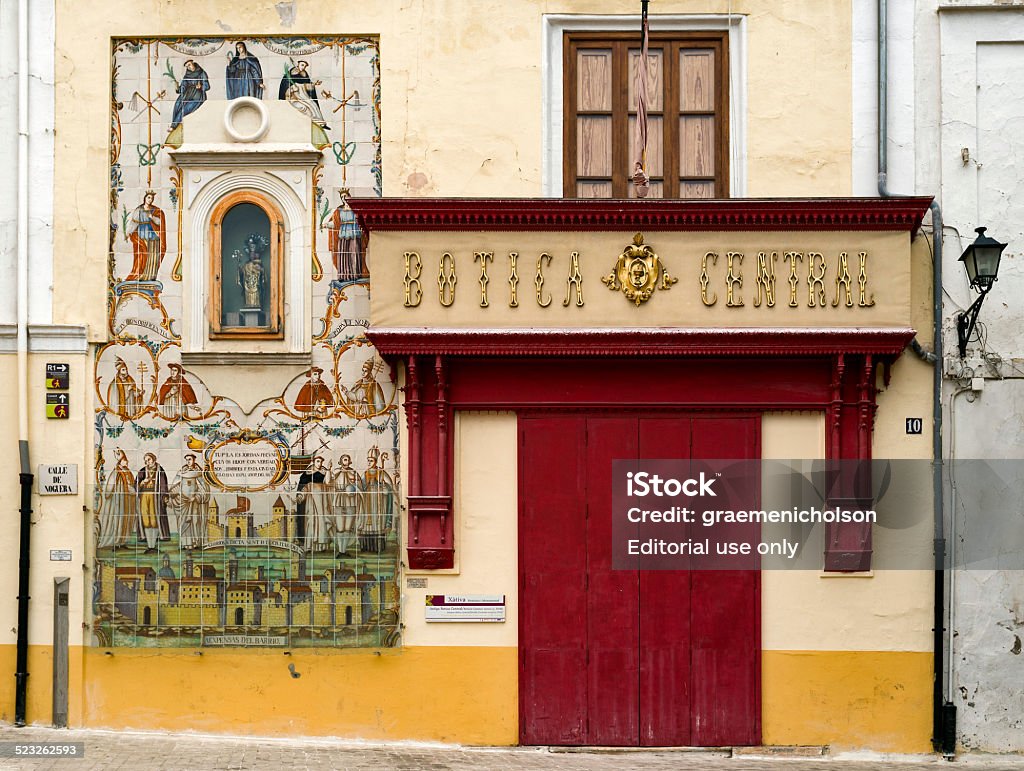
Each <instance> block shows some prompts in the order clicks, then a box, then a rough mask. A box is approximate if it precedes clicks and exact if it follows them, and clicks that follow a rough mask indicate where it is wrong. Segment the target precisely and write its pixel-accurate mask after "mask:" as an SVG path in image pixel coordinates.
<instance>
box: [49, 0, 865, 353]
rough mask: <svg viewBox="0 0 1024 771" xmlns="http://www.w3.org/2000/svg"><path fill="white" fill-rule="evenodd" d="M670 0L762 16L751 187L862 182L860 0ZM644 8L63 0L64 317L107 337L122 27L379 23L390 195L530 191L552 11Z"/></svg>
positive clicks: (823, 187) (754, 25)
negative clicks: (114, 111) (116, 64)
mask: <svg viewBox="0 0 1024 771" xmlns="http://www.w3.org/2000/svg"><path fill="white" fill-rule="evenodd" d="M98 9H99V6H97V10H98ZM655 10H656V12H657V13H659V14H685V13H694V14H706V13H716V14H725V13H728V12H730V11H731V12H732V13H734V14H744V15H747V16H748V22H749V23H748V25H747V40H746V44H747V52H748V62H749V64H748V69H747V72H745V73H742V72H734V73H731V77H732V78H734V79H736V78H743V77H745V78H746V79H747V93H748V103H747V108H746V115H745V118H746V122H747V127H748V132H747V136H748V155H747V158H746V163H747V179H748V184H747V194H748V195H750V196H785V195H799V196H836V195H848V194H849V193H850V184H851V182H850V180H851V161H850V159H851V151H850V145H851V143H850V137H851V126H852V113H851V106H850V105H851V100H850V89H851V79H850V77H849V67H850V61H851V49H852V44H851V29H850V25H851V21H850V19H851V12H850V3H849V0H731V1H730V0H659V3H658V4H657V8H656V9H655ZM470 11H471V12H470ZM636 12H637V4H636V3H635V2H633V0H589V2H585V3H584V2H580V0H518V1H517V2H514V3H509V2H499V1H498V0H490V1H488V2H483V1H482V0H481V1H475V2H471V3H467V2H466V0H457V1H456V0H381V2H377V3H362V4H330V3H328V4H324V3H320V2H314V0H296V2H294V3H290V4H272V3H263V4H260V5H258V6H256V5H250V6H247V7H246V8H245V10H244V11H242V10H240V8H239V6H238V5H237V3H234V2H231V1H230V0H209V1H208V2H203V3H194V2H189V1H188V0H176V1H175V2H159V3H158V2H134V1H131V2H130V1H129V0H111V2H108V3H104V4H103V6H102V13H100V12H88V11H87V10H86V9H84V8H83V6H82V4H81V3H77V2H72V0H58V2H57V31H56V34H57V42H56V48H57V51H56V80H57V93H56V137H57V139H56V171H55V175H54V184H55V187H54V189H55V191H56V194H55V199H56V204H55V207H54V208H55V211H56V222H55V232H54V275H55V276H56V282H55V283H56V286H55V288H54V303H53V306H54V321H56V322H57V323H61V322H65V321H71V322H74V323H87V324H88V326H89V333H90V336H91V339H93V340H102V339H104V338H105V330H104V311H105V301H106V295H105V292H106V255H107V239H108V235H109V229H108V226H107V220H108V216H109V215H108V185H109V176H110V175H109V168H108V164H109V158H108V141H109V140H108V137H109V133H110V88H109V84H110V60H111V57H110V38H111V37H112V36H124V37H138V36H143V35H154V36H155V35H225V34H227V35H230V34H232V33H233V32H234V33H238V34H242V33H246V34H271V35H273V34H279V35H284V34H288V35H294V34H301V33H303V32H314V31H316V32H332V33H346V34H377V35H380V41H381V89H382V100H383V101H382V120H383V124H382V135H383V147H382V155H383V174H384V193H385V195H388V196H443V195H454V196H513V197H522V196H536V195H539V194H540V190H541V176H542V168H541V158H542V152H543V148H542V140H541V130H542V128H541V114H540V113H541V102H542V98H543V96H542V94H543V89H542V79H541V70H542V59H543V55H542V51H543V40H542V24H541V18H542V15H543V14H559V13H589V14H596V15H608V14H635V13H636ZM496 31H500V34H499V33H498V32H496ZM794 41H799V43H798V44H797V43H794ZM470 74H472V77H470Z"/></svg>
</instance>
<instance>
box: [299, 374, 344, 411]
mask: <svg viewBox="0 0 1024 771" xmlns="http://www.w3.org/2000/svg"><path fill="white" fill-rule="evenodd" d="M323 372H324V371H323V370H322V369H321V368H320V367H310V369H309V371H308V372H307V373H306V377H307V378H309V380H308V381H307V382H306V383H303V385H302V388H300V389H299V395H298V396H296V397H295V411H296V412H300V413H303V414H305V415H307V416H308V417H311V418H323V417H326V416H327V415H328V413H330V412H331V411H332V408H333V407H334V396H333V395H332V394H331V389H330V388H328V387H327V384H326V383H325V382H324V381H323V380H321V379H320V376H321V375H322V374H323Z"/></svg>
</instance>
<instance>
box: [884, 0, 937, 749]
mask: <svg viewBox="0 0 1024 771" xmlns="http://www.w3.org/2000/svg"><path fill="white" fill-rule="evenodd" d="M887 17H888V13H887V2H886V0H878V195H879V196H881V197H882V198H890V197H893V194H892V193H890V192H889V189H888V172H889V165H888V155H887V152H888V147H887V146H886V145H887V142H888V115H887V110H888V101H889V100H888V79H889V61H888V43H887V39H886V33H887V25H888V21H887ZM930 208H931V212H932V244H933V253H932V312H933V325H934V328H935V333H934V334H935V341H934V344H933V347H934V350H933V351H932V352H930V353H929V352H928V351H926V350H924V348H922V347H921V344H920V343H919V342H918V341H917V338H914V339H913V340H912V341H911V342H910V347H911V348H912V349H913V350H914V352H915V353H916V354H917V355H918V356H920V357H921V358H922V359H923V360H924V361H926V362H929V363H931V365H932V367H933V371H932V390H933V393H932V501H933V517H934V530H935V533H934V544H933V546H934V552H935V587H934V595H935V596H934V609H933V612H934V615H933V618H932V647H933V650H934V664H933V666H934V670H935V677H934V682H933V683H932V746H933V747H934V748H935V751H936V752H942V753H943V754H946V755H952V754H953V753H954V752H955V750H956V705H955V704H953V703H952V702H949V701H946V700H945V699H944V694H943V689H942V679H943V676H944V674H945V666H944V664H945V643H946V639H945V632H946V628H945V620H946V616H945V611H946V575H945V562H946V538H945V535H944V532H943V511H942V509H943V506H942V232H943V231H942V208H941V207H940V206H939V204H938V203H937V202H936V201H932V203H931V206H930ZM950 602H952V598H950Z"/></svg>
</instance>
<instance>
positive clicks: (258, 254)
mask: <svg viewBox="0 0 1024 771" xmlns="http://www.w3.org/2000/svg"><path fill="white" fill-rule="evenodd" d="M269 244H270V241H269V239H268V238H267V237H266V236H264V235H261V234H259V233H250V234H249V235H248V236H247V237H246V239H245V253H244V254H243V253H242V252H240V251H239V250H237V249H236V250H235V251H234V253H233V254H232V258H233V259H234V261H235V265H236V266H237V268H238V286H240V287H241V288H242V307H241V309H240V313H241V316H242V326H244V327H255V326H260V325H261V324H263V323H264V322H263V310H264V307H265V306H264V304H265V301H266V287H267V269H266V267H265V266H264V265H263V252H265V251H266V249H267V246H268V245H269ZM243 260H244V262H243Z"/></svg>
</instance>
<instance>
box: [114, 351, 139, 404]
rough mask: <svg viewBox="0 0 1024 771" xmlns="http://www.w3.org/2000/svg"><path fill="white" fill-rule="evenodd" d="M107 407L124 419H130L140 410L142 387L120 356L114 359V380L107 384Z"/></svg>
mask: <svg viewBox="0 0 1024 771" xmlns="http://www.w3.org/2000/svg"><path fill="white" fill-rule="evenodd" d="M107 408H108V409H110V410H112V411H113V412H114V414H116V415H118V416H119V417H121V418H124V419H125V420H132V419H133V418H136V417H138V415H139V413H140V412H142V389H141V388H139V385H138V383H136V382H135V378H133V377H132V376H131V374H130V373H129V372H128V365H127V364H126V363H125V361H124V359H122V358H121V357H120V356H118V357H116V358H115V359H114V380H113V381H112V382H111V384H110V385H109V386H107Z"/></svg>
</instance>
